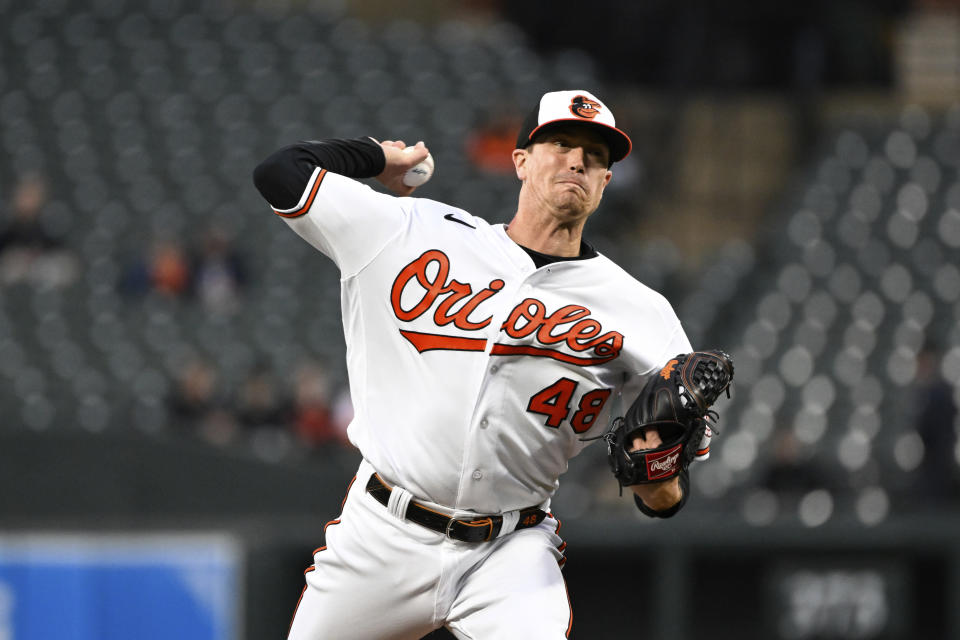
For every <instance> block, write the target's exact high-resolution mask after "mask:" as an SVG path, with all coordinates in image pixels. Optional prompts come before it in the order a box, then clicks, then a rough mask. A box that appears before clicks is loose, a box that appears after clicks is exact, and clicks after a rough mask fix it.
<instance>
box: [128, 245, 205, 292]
mask: <svg viewBox="0 0 960 640" xmlns="http://www.w3.org/2000/svg"><path fill="white" fill-rule="evenodd" d="M190 285H191V268H190V260H189V258H188V256H187V252H186V249H184V247H183V245H182V244H181V243H180V242H179V241H178V240H175V239H173V238H157V239H156V240H155V241H154V242H153V246H152V247H151V248H150V253H149V254H148V255H147V256H144V257H142V258H138V259H136V260H135V261H134V262H133V264H131V265H130V266H128V268H127V269H126V271H125V272H124V274H123V281H122V283H121V290H122V291H123V292H124V293H126V294H128V295H137V296H139V295H145V294H147V293H150V292H157V293H159V294H161V295H164V296H167V297H172V298H180V297H183V296H186V295H187V294H189V292H190Z"/></svg>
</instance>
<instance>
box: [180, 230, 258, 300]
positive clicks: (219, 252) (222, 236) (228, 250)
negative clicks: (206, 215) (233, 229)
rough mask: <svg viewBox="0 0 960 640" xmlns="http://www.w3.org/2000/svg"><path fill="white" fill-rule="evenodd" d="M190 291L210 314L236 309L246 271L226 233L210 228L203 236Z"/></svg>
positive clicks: (241, 259)
mask: <svg viewBox="0 0 960 640" xmlns="http://www.w3.org/2000/svg"><path fill="white" fill-rule="evenodd" d="M193 281H194V290H195V292H196V294H197V297H198V298H199V299H200V302H201V304H203V306H204V308H205V309H206V310H207V311H210V312H211V313H216V314H230V313H234V312H235V311H237V309H238V308H239V306H240V296H241V292H242V289H243V287H244V286H245V285H246V282H247V271H246V267H245V264H244V261H243V258H242V257H241V255H240V253H239V252H238V251H237V250H236V248H235V247H234V246H233V244H232V242H231V238H230V236H229V234H228V233H227V231H226V230H225V229H223V228H221V227H217V226H212V227H210V228H209V229H208V230H207V232H206V234H205V235H204V238H203V242H202V244H201V247H200V251H199V253H198V255H197V258H196V264H195V267H194V270H193Z"/></svg>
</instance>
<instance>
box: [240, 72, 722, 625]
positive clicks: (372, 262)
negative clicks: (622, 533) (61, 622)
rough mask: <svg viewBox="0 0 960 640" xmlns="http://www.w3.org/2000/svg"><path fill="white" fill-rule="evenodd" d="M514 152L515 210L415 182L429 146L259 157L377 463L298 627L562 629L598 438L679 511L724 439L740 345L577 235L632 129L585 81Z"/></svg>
mask: <svg viewBox="0 0 960 640" xmlns="http://www.w3.org/2000/svg"><path fill="white" fill-rule="evenodd" d="M516 146H517V148H516V150H515V151H513V162H514V166H515V168H516V175H517V178H518V179H519V180H520V193H519V198H518V202H517V210H516V214H515V216H514V217H513V219H512V220H511V221H510V223H509V224H506V225H504V224H496V225H491V224H488V223H487V222H486V221H484V219H483V218H480V217H476V216H474V215H471V214H470V213H469V212H467V211H464V210H462V209H458V208H456V207H453V206H449V205H446V204H443V203H440V202H435V201H432V200H427V199H422V198H413V197H411V193H412V192H413V190H414V187H411V186H408V183H409V182H410V181H409V180H408V179H407V176H408V175H409V173H408V172H410V170H411V169H414V168H416V167H421V170H420V175H421V178H420V182H422V179H423V178H422V176H423V170H422V165H421V164H420V163H422V162H424V161H426V160H427V158H428V156H429V150H428V149H427V147H426V146H425V145H424V144H423V143H422V142H418V143H417V144H416V145H413V146H412V147H408V146H407V145H406V144H404V143H403V142H401V141H390V140H388V141H383V142H378V141H376V140H374V139H372V138H362V139H355V140H345V139H327V140H321V141H311V142H301V143H299V144H294V145H292V146H289V147H285V148H283V149H281V150H279V151H277V152H276V153H274V154H273V155H271V156H270V157H268V158H267V159H266V160H265V161H263V162H262V163H261V164H260V165H259V166H258V167H257V168H256V170H255V172H254V182H255V184H256V186H257V188H258V189H259V191H260V193H261V194H262V195H263V197H264V198H265V199H266V201H267V202H268V203H269V204H270V206H271V208H272V209H273V211H274V212H275V213H276V215H278V216H280V217H281V218H282V219H283V220H284V221H285V222H286V223H287V224H288V225H289V226H290V227H291V228H292V229H293V230H294V231H295V232H296V233H297V234H299V235H300V236H301V237H302V238H303V239H304V240H306V241H307V242H309V243H310V244H311V245H313V246H314V247H315V248H316V249H318V250H319V251H321V252H322V253H324V254H325V255H326V256H328V257H329V258H330V259H331V260H332V261H333V262H334V263H335V264H336V266H337V268H338V269H339V270H340V276H341V304H342V314H343V326H344V333H345V337H346V344H347V368H348V374H349V380H350V390H351V396H352V398H353V402H354V411H355V417H354V419H353V422H352V423H351V424H350V427H349V430H348V435H349V438H350V440H351V442H352V443H353V444H354V445H356V447H357V448H358V449H359V450H360V452H361V453H362V457H363V459H362V462H361V463H360V467H359V469H358V470H357V474H356V477H355V478H354V481H353V482H352V483H351V484H350V486H349V489H348V491H347V496H346V499H345V500H344V503H343V507H342V512H341V514H340V515H339V517H337V518H336V519H334V520H332V521H331V522H330V523H329V524H328V525H327V527H326V530H325V537H326V546H323V547H320V548H319V549H317V550H316V551H315V553H314V564H313V565H312V566H311V567H310V568H309V569H308V570H307V573H306V587H305V588H304V591H303V594H302V596H301V599H300V602H299V604H298V605H297V609H296V613H295V615H294V618H293V622H292V624H291V628H290V631H289V639H290V640H320V639H322V638H337V639H338V640H343V639H357V640H371V639H381V638H384V639H385V638H396V639H403V638H410V639H417V638H420V637H422V636H423V635H425V634H428V633H429V632H430V631H432V630H434V629H437V628H439V627H444V626H445V627H447V628H448V629H449V630H450V631H451V632H452V633H453V634H454V635H456V636H457V637H458V638H462V639H468V638H469V639H486V640H496V639H502V638H530V639H532V638H538V639H539V638H551V639H552V638H564V637H568V636H569V634H570V631H571V620H572V616H571V609H570V602H569V598H568V597H567V590H566V586H565V583H564V580H563V576H562V573H561V568H562V566H563V563H564V549H565V547H566V544H565V543H564V542H563V540H561V538H560V535H559V530H560V523H559V521H558V520H557V519H556V518H555V517H554V516H553V514H552V513H551V512H550V498H551V496H552V495H553V493H554V492H555V491H556V489H557V486H558V479H559V477H560V475H561V474H562V473H563V472H564V471H565V470H566V469H567V464H568V461H569V460H570V459H571V458H572V457H574V456H575V455H577V454H578V453H579V452H580V451H581V450H582V449H583V448H584V447H585V446H587V445H588V444H589V443H590V442H592V441H594V440H598V439H602V440H605V441H606V443H607V447H608V453H609V459H610V464H611V468H612V470H613V472H614V475H615V476H616V477H617V479H618V480H619V483H620V485H621V486H626V487H629V488H630V489H631V490H632V492H633V495H634V499H635V501H636V504H637V506H638V508H639V509H640V510H641V511H643V512H644V513H645V514H647V515H649V516H651V517H669V516H672V515H673V514H675V513H676V512H677V511H678V510H679V509H680V508H681V507H682V506H683V504H684V503H685V501H686V500H687V498H688V496H689V493H690V484H689V480H688V466H689V464H690V463H691V462H692V461H693V460H694V459H697V458H705V457H706V456H707V455H708V454H709V441H710V437H711V435H712V432H711V430H710V424H709V423H711V422H712V419H714V418H715V414H713V412H712V411H710V405H711V404H712V403H713V401H714V400H715V399H716V397H717V396H718V395H719V394H720V393H721V392H722V391H723V390H724V389H726V387H727V385H728V384H729V382H730V379H731V377H732V374H733V368H732V364H731V363H730V361H729V358H728V357H727V356H726V354H723V353H722V352H694V353H691V351H692V348H691V345H690V343H689V341H688V340H687V337H686V335H685V334H684V331H683V329H682V327H681V325H680V322H679V321H678V319H677V316H676V314H675V313H674V311H673V309H672V308H671V306H670V305H669V303H668V302H667V301H666V300H665V299H664V298H663V296H661V295H660V294H658V293H656V292H654V291H652V290H650V289H649V288H647V287H646V286H644V285H643V284H641V283H640V282H638V281H637V280H635V279H634V278H632V277H631V276H630V275H628V274H627V273H626V272H625V271H624V270H623V269H621V268H620V267H618V266H617V265H616V264H614V263H613V262H611V261H610V260H609V259H607V258H606V257H604V256H603V255H601V254H599V253H598V252H597V251H596V250H595V249H594V248H593V247H591V246H590V245H589V244H588V243H587V242H586V241H584V239H583V237H582V232H583V227H584V223H585V222H586V220H587V218H588V217H589V216H590V215H591V214H592V213H593V212H594V211H595V210H596V209H597V206H598V205H599V203H600V199H601V197H602V195H603V191H604V188H605V187H606V186H607V184H608V183H609V182H610V180H611V178H612V176H613V173H612V172H611V170H610V168H611V166H612V165H613V163H615V162H617V161H619V160H622V159H623V158H625V157H626V156H627V154H628V153H629V152H630V149H631V141H630V138H629V137H628V136H627V135H626V134H625V133H624V132H622V131H621V130H619V129H618V128H617V127H616V123H615V120H614V117H613V114H612V113H611V111H610V109H609V108H608V107H607V105H605V104H604V103H603V102H601V101H600V100H599V99H598V98H597V97H595V96H594V95H592V94H591V93H589V92H587V91H582V90H574V91H556V92H550V93H547V94H545V95H544V96H542V98H541V99H540V100H539V101H538V103H537V104H536V106H535V107H534V109H533V110H532V112H531V113H530V115H529V117H528V118H527V119H526V121H525V122H524V123H523V125H522V129H521V131H520V133H519V136H518V139H517V145H516ZM431 158H432V157H431ZM438 170H439V171H441V172H442V166H440V167H438ZM429 171H432V162H431V164H430V168H429V170H428V171H427V175H426V177H427V178H429ZM364 178H376V179H377V180H379V181H380V182H381V183H382V184H383V185H385V186H386V187H387V189H389V190H390V191H391V192H392V193H393V194H396V195H388V194H385V193H381V192H378V191H375V190H373V189H371V188H370V187H369V186H367V185H365V184H363V183H361V182H359V180H360V179H364ZM616 396H623V397H624V398H629V399H631V400H632V399H634V398H635V399H636V400H635V401H634V402H632V403H631V404H630V408H629V410H628V411H627V412H626V414H625V415H624V416H611V415H610V414H611V407H612V406H613V405H614V404H615V403H613V402H611V399H612V398H614V397H616Z"/></svg>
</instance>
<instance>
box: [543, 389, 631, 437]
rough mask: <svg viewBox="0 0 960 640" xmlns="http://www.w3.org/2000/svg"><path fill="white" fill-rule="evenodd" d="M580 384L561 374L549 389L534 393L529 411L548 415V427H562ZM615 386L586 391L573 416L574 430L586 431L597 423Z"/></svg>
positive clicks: (571, 423) (571, 420) (546, 422)
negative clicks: (595, 421)
mask: <svg viewBox="0 0 960 640" xmlns="http://www.w3.org/2000/svg"><path fill="white" fill-rule="evenodd" d="M578 386H579V384H578V383H577V382H576V381H575V380H571V379H570V378H560V379H559V380H557V381H556V382H554V383H553V384H551V385H550V386H548V387H546V388H545V389H541V390H540V391H538V392H536V393H535V394H533V396H532V397H531V398H530V402H529V403H528V404H527V411H529V412H530V413H538V414H540V415H543V416H546V417H547V419H546V421H545V422H544V424H546V425H547V426H548V427H552V428H554V429H558V428H560V425H561V424H563V421H564V420H566V419H567V416H568V415H569V414H570V408H571V405H572V403H573V397H574V396H575V395H576V393H577V387H578ZM612 391H613V390H612V389H594V390H593V391H588V392H587V393H585V394H583V396H581V398H580V402H578V403H577V409H576V411H574V412H573V415H572V416H570V426H571V427H573V430H574V432H576V433H583V432H584V431H587V430H588V429H589V428H590V427H592V426H593V422H594V420H596V419H597V416H598V415H599V414H600V411H602V410H603V405H604V404H606V402H607V398H609V397H610V393H611V392H612Z"/></svg>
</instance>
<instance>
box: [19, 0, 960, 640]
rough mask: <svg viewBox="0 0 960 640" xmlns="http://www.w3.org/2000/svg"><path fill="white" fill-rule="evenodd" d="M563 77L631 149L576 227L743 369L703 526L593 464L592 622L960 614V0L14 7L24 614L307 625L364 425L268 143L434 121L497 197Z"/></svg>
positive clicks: (743, 630) (85, 631) (581, 536)
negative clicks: (313, 564)
mask: <svg viewBox="0 0 960 640" xmlns="http://www.w3.org/2000/svg"><path fill="white" fill-rule="evenodd" d="M573 87H584V88H591V89H593V90H595V91H596V92H597V93H598V94H599V95H601V96H603V97H604V99H605V100H607V101H608V102H609V103H611V104H613V105H616V109H617V117H618V123H619V124H620V125H621V126H622V127H623V128H625V129H626V130H627V131H629V132H631V134H632V136H633V139H634V142H635V152H634V154H633V156H632V157H631V159H630V161H629V162H626V163H623V166H620V165H618V166H617V167H616V170H615V174H616V177H615V179H614V181H613V183H612V185H611V188H610V189H609V190H608V194H607V196H606V198H605V200H604V204H603V206H602V207H601V210H600V212H599V213H598V214H597V216H596V217H595V219H593V220H592V221H591V222H590V223H589V224H588V227H587V235H588V237H589V238H591V239H592V240H593V241H594V242H595V244H596V245H597V246H598V248H599V249H600V250H601V251H603V252H605V253H607V254H609V255H611V256H612V257H613V258H614V259H615V260H617V261H618V262H620V263H621V264H623V265H624V266H625V267H626V268H627V269H628V270H629V271H631V272H632V273H633V274H634V275H636V276H637V277H638V278H640V279H641V280H642V281H644V282H646V283H648V284H650V285H651V286H653V287H654V288H657V289H659V290H661V291H662V292H664V293H665V294H666V295H667V296H668V298H669V299H670V300H671V302H672V303H673V304H674V305H675V307H676V309H677V310H678V313H679V315H680V317H681V319H682V320H683V321H684V323H685V325H686V326H687V330H688V333H689V334H690V337H691V339H692V341H693V343H694V344H695V345H699V346H704V347H709V346H723V347H724V348H726V349H728V350H729V351H731V352H732V354H733V356H734V358H735V361H736V366H737V382H736V385H735V390H734V396H733V398H732V399H731V400H729V401H724V404H723V405H722V406H721V412H722V416H723V418H722V423H721V425H720V428H721V431H722V435H721V436H720V437H719V438H718V440H717V442H716V446H715V452H714V454H713V456H712V458H711V461H710V462H709V463H708V464H706V465H704V466H703V467H701V468H699V469H697V471H696V473H694V474H693V479H694V486H695V491H696V494H695V497H694V499H693V500H692V501H691V503H690V504H689V506H688V508H687V509H686V511H685V512H684V514H683V516H682V517H680V518H677V519H675V520H673V521H669V522H650V521H645V520H644V519H642V518H641V517H639V515H638V514H637V513H636V512H635V511H634V509H633V507H632V505H631V504H630V501H629V500H625V499H621V498H619V497H618V496H617V491H616V486H615V483H614V482H613V480H612V479H611V478H610V476H609V473H608V471H607V470H606V467H605V460H604V459H603V451H602V447H600V446H596V447H592V448H590V449H588V450H587V452H586V453H585V454H584V455H582V456H581V457H580V458H578V459H576V460H574V461H573V463H572V465H571V470H570V471H569V472H568V474H567V475H566V476H565V477H564V481H563V483H562V487H561V491H560V493H559V494H558V496H557V498H556V500H555V502H554V510H555V512H556V513H557V514H558V516H559V517H560V518H561V519H562V520H563V522H564V533H565V537H566V539H567V540H568V542H569V543H570V547H569V553H568V557H569V561H568V563H567V567H566V569H565V572H566V573H567V578H568V582H569V588H570V593H571V598H572V600H573V603H574V608H575V616H576V617H575V622H574V634H575V636H576V637H580V638H607V637H610V638H621V637H628V636H630V635H635V634H640V633H643V634H644V635H646V634H647V633H650V634H653V635H655V636H656V637H667V636H668V635H669V636H670V637H673V638H677V639H682V638H693V637H710V638H714V639H723V638H785V639H786V638H917V637H925V638H956V637H960V607H958V606H957V605H958V604H960V547H958V546H957V544H956V540H957V539H958V536H960V517H958V515H960V511H958V508H957V507H958V504H960V496H958V489H957V476H958V466H960V463H958V460H960V449H958V448H957V439H956V431H957V428H958V423H957V418H956V410H955V406H956V404H957V399H958V389H960V387H958V386H957V381H958V380H960V329H958V325H957V318H958V315H960V313H958V311H960V269H958V265H960V260H958V255H960V254H958V248H960V174H958V168H960V14H958V3H956V2H949V1H941V2H932V1H926V2H924V1H917V2H908V1H907V0H886V1H884V2H867V1H866V0H864V1H861V2H858V1H854V0H844V1H838V2H829V3H828V2H813V3H794V2H771V3H766V4H765V5H763V7H762V8H758V7H757V6H756V3H752V2H745V1H733V2H725V3H709V2H695V1H690V2H681V3H675V2H663V1H653V2H642V3H640V2H638V3H622V2H615V1H613V0H594V1H593V2H591V3H589V4H588V6H582V3H574V2H566V1H558V2H549V3H547V2H516V3H512V2H506V1H504V2H497V1H494V0H488V1H479V0H474V1H471V2H460V3H450V2H442V1H440V0H435V1H422V2H410V3H394V2H387V1H385V0H376V1H374V0H370V1H362V0H355V1H349V0H339V1H336V0H330V1H312V0H303V1H297V0H285V1H280V0H277V1H267V0H260V1H250V2H240V1H231V0H198V1H196V2H192V1H187V0H143V1H134V0H75V1H72V0H32V1H26V0H0V144H2V146H3V151H2V153H0V203H2V205H0V206H2V207H3V208H2V209H0V224H2V225H3V228H2V231H0V232H2V233H4V235H2V236H0V238H2V239H0V279H2V284H0V416H2V417H0V638H4V639H8V638H12V639H14V640H23V639H27V638H29V639H31V640H33V639H35V638H46V637H58V638H76V639H77V640H86V639H87V638H98V639H101V640H102V639H108V638H119V637H124V638H127V637H138V638H152V637H157V638H172V637H177V638H198V639H199V638H218V639H219V638H268V637H282V636H283V633H284V631H285V628H286V624H287V622H288V620H289V616H290V614H291V613H292V607H293V605H294V603H295V602H296V598H297V597H298V595H299V592H300V588H301V586H302V571H303V569H304V568H306V566H308V565H309V563H310V551H311V550H312V549H313V548H314V547H316V546H319V545H320V544H321V543H322V529H323V524H324V523H325V521H326V520H327V519H330V518H332V517H333V516H335V514H336V512H337V511H338V508H339V502H340V500H341V498H342V495H343V492H344V489H345V486H346V481H347V480H348V479H349V477H350V476H351V475H352V472H353V469H354V466H355V464H356V461H357V456H356V453H355V452H354V451H353V450H352V449H350V447H349V446H347V445H345V444H344V443H343V442H342V434H341V429H342V425H343V423H344V420H345V419H346V418H347V417H348V415H349V406H348V404H347V403H346V402H345V400H347V399H346V398H345V396H344V388H343V387H344V383H345V380H344V377H345V371H344V368H343V350H344V347H343V339H342V331H341V327H340V322H339V316H338V301H339V297H338V283H337V278H336V274H335V270H334V269H333V268H332V267H331V265H330V264H329V263H328V262H327V261H326V259H325V258H323V256H321V255H319V254H318V253H316V252H314V251H313V250H311V249H310V248H309V247H308V246H307V245H306V244H305V243H303V242H302V241H300V240H298V239H297V238H296V237H295V236H294V235H293V234H291V233H289V231H288V229H287V228H286V227H285V225H283V224H282V222H280V221H279V220H276V219H275V217H274V216H272V215H270V213H269V211H268V210H267V209H266V208H265V207H264V205H263V203H262V201H261V200H260V198H259V196H258V194H256V192H255V190H254V189H253V186H252V183H251V180H250V174H251V170H252V168H253V167H254V166H255V164H256V163H257V162H258V161H259V160H260V159H261V158H262V157H264V156H265V155H266V154H267V153H269V152H270V151H271V150H273V149H275V148H276V147H278V146H280V145H282V144H285V143H288V142H290V141H292V140H296V139H302V138H317V137H324V136H344V137H345V136H352V135H367V134H369V135H375V136H380V137H393V138H401V139H405V140H408V141H415V140H419V139H423V140H425V141H426V142H427V143H428V144H429V145H430V147H431V149H432V151H433V154H434V156H435V157H436V159H437V164H438V170H437V174H436V176H435V178H434V180H433V181H432V182H430V183H429V184H428V185H426V186H425V187H423V188H422V189H421V191H420V195H422V196H424V197H430V198H435V199H438V200H443V201H447V202H451V203H454V204H458V205H460V206H463V207H464V208H466V209H468V210H471V211H473V212H475V213H479V214H481V215H484V216H485V217H487V218H488V219H489V220H491V221H505V220H506V219H507V218H508V216H509V215H510V214H511V213H512V209H511V207H512V206H513V204H514V200H515V193H516V184H515V179H514V178H513V177H512V176H511V175H510V172H509V171H504V167H503V165H502V162H501V161H500V158H502V156H503V153H504V149H509V148H512V143H511V139H512V136H513V135H514V131H515V126H516V124H515V123H516V120H517V118H519V117H520V116H521V115H522V114H523V112H524V111H525V110H526V109H527V108H529V105H530V104H532V102H533V101H534V100H535V99H536V98H537V97H538V96H539V95H540V94H541V93H542V92H543V91H544V90H548V89H554V88H573ZM31 197H32V200H31ZM31 202H32V203H33V204H32V205H31ZM18 211H19V212H24V211H25V212H26V213H22V215H21V214H20V213H16V212H18ZM31 212H32V213H31ZM15 218H16V219H18V220H19V221H20V223H21V224H20V226H17V225H13V226H12V227H11V226H9V225H10V224H11V222H12V221H13V220H14V219H15ZM10 229H14V231H16V233H12V232H9V230H10ZM24 238H26V240H25V239H24ZM951 412H952V413H951ZM641 563H646V564H647V566H649V567H651V569H650V572H649V574H648V575H646V576H643V577H642V578H637V577H636V573H635V572H636V571H637V570H638V567H639V566H640V565H641ZM628 593H629V594H633V595H626V594H628ZM67 602H69V603H70V606H69V607H65V606H64V603H67ZM691 602H692V603H694V604H693V605H690V604H686V603H691ZM638 620H642V621H643V629H640V628H639V627H638V626H637V625H638ZM133 625H135V626H133ZM132 628H135V629H137V631H136V632H135V633H132V632H131V631H130V629H132ZM435 635H437V637H440V636H441V635H442V634H439V633H438V634H435Z"/></svg>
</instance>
